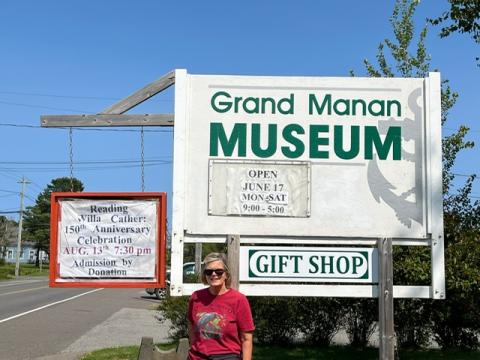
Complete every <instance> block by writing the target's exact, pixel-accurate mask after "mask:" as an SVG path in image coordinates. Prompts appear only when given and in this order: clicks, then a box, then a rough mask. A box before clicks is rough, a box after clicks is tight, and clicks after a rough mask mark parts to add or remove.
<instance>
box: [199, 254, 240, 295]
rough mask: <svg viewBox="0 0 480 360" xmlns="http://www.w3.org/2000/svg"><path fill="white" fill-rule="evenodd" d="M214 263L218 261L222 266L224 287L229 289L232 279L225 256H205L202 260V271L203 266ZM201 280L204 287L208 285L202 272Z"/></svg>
mask: <svg viewBox="0 0 480 360" xmlns="http://www.w3.org/2000/svg"><path fill="white" fill-rule="evenodd" d="M215 261H220V262H221V263H222V264H223V269H224V270H225V274H226V279H225V286H226V287H227V288H229V287H230V284H231V283H232V278H231V277H230V270H229V269H228V265H227V255H225V254H224V253H216V252H214V253H210V254H208V255H207V256H205V259H203V269H205V266H207V265H208V264H210V263H212V262H215ZM203 269H202V270H203ZM201 279H202V283H203V284H204V285H208V281H207V277H206V275H205V273H204V272H203V271H202V274H201Z"/></svg>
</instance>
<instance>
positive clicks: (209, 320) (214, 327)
mask: <svg viewBox="0 0 480 360" xmlns="http://www.w3.org/2000/svg"><path fill="white" fill-rule="evenodd" d="M197 320H198V321H197V331H198V333H199V334H200V336H201V337H202V338H204V339H221V338H222V336H223V332H224V329H225V327H226V326H227V324H228V321H227V318H226V317H225V316H224V315H222V314H218V313H216V312H199V313H198V314H197Z"/></svg>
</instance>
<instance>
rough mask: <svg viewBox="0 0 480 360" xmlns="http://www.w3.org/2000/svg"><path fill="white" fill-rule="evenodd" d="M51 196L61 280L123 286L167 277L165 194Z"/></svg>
mask: <svg viewBox="0 0 480 360" xmlns="http://www.w3.org/2000/svg"><path fill="white" fill-rule="evenodd" d="M94 195H97V196H94ZM109 196H110V198H109ZM52 200H53V201H52V204H53V207H54V208H55V211H56V213H55V215H56V219H53V222H54V223H53V224H52V225H53V226H54V227H55V231H54V232H53V233H54V234H55V235H56V237H55V239H53V240H54V241H52V242H51V246H52V253H53V254H54V259H55V260H54V264H55V266H54V268H53V269H54V271H55V274H54V277H53V281H54V282H55V283H56V284H61V283H64V284H65V283H66V284H74V285H85V286H86V285H92V284H95V285H98V286H105V285H111V286H118V287H121V286H124V285H127V286H134V285H137V286H140V285H139V284H138V283H149V284H159V283H161V282H163V281H164V271H163V269H162V266H163V267H164V255H165V251H164V249H163V248H164V243H165V239H164V231H165V220H164V219H163V218H162V215H163V216H165V214H164V212H165V208H164V206H165V204H164V203H165V195H164V194H159V195H156V196H152V195H137V196H135V197H132V195H129V196H126V197H125V196H122V195H118V194H117V195H114V196H112V195H108V194H102V195H99V194H90V195H88V194H85V195H80V197H78V194H76V193H70V195H69V196H61V195H58V194H55V193H54V195H53V196H52ZM162 212H163V214H162ZM52 218H53V217H52ZM142 286H143V285H142Z"/></svg>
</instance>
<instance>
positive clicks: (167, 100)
mask: <svg viewBox="0 0 480 360" xmlns="http://www.w3.org/2000/svg"><path fill="white" fill-rule="evenodd" d="M0 94H8V95H22V96H23V95H25V96H40V97H53V98H64V99H85V100H113V101H117V100H120V99H121V98H114V97H100V96H85V95H58V94H43V93H31V92H18V91H0ZM157 101H163V102H173V100H169V99H158V100H157Z"/></svg>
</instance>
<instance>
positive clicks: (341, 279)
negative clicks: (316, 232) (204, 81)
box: [240, 246, 378, 283]
mask: <svg viewBox="0 0 480 360" xmlns="http://www.w3.org/2000/svg"><path fill="white" fill-rule="evenodd" d="M240 280H241V281H252V282H254V281H255V282H265V281H268V282H272V281H275V282H320V283H323V282H338V283H377V282H378V250H377V249H374V248H346V247H343V248H331V247H323V248H316V247H305V248H301V247H275V248H274V247H265V246H242V247H240Z"/></svg>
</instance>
